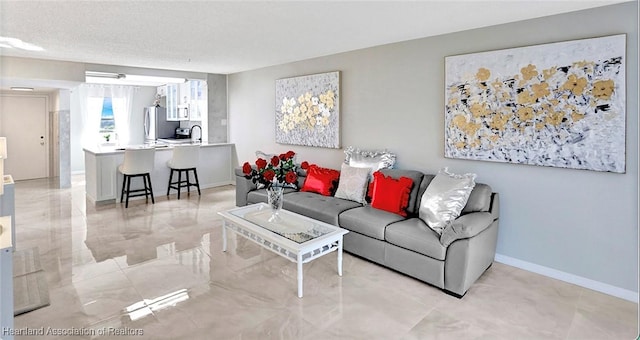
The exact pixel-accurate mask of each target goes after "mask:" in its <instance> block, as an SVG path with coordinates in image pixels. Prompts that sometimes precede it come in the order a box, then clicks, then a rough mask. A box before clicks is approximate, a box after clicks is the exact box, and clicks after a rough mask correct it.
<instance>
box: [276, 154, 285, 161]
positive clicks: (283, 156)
mask: <svg viewBox="0 0 640 340" xmlns="http://www.w3.org/2000/svg"><path fill="white" fill-rule="evenodd" d="M278 157H279V158H280V159H281V160H283V161H284V160H287V158H286V157H287V155H285V154H283V153H281V154H280V156H278Z"/></svg>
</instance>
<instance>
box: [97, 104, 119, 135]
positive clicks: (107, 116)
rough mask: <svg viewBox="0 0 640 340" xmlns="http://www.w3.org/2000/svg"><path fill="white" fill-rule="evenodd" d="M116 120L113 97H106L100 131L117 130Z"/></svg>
mask: <svg viewBox="0 0 640 340" xmlns="http://www.w3.org/2000/svg"><path fill="white" fill-rule="evenodd" d="M115 129H116V121H115V119H114V118H113V103H112V101H111V97H105V98H104V100H103V102H102V115H101V116H100V132H101V133H110V132H115Z"/></svg>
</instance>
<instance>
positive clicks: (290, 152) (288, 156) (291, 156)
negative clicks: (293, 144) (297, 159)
mask: <svg viewBox="0 0 640 340" xmlns="http://www.w3.org/2000/svg"><path fill="white" fill-rule="evenodd" d="M295 155H296V153H295V152H293V151H287V153H286V154H285V157H286V158H287V159H292V158H293V156H295Z"/></svg>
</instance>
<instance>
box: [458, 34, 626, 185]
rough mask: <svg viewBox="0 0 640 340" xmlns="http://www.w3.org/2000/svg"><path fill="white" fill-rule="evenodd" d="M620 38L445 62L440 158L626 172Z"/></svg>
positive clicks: (619, 36)
mask: <svg viewBox="0 0 640 340" xmlns="http://www.w3.org/2000/svg"><path fill="white" fill-rule="evenodd" d="M625 40H626V36H625V35H615V36H608V37H602V38H593V39H584V40H575V41H568V42H559V43H552V44H545V45H538V46H529V47H522V48H513V49H507V50H499V51H492V52H483V53H474V54H466V55H458V56H451V57H446V58H445V73H446V75H445V157H449V158H462V159H473V160H486V161H498V162H509V163H519V164H531V165H541V166H553V167H563V168H572V169H587V170H597V171H609V172H617V173H623V172H625Z"/></svg>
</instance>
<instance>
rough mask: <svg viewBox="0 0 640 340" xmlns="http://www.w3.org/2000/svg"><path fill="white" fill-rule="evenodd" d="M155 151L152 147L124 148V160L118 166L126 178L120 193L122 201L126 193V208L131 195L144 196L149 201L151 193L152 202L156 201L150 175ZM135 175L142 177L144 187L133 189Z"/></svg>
mask: <svg viewBox="0 0 640 340" xmlns="http://www.w3.org/2000/svg"><path fill="white" fill-rule="evenodd" d="M155 153H156V150H155V149H152V148H148V149H126V150H124V162H123V163H122V164H120V166H118V171H120V173H122V174H123V175H124V179H123V180H122V191H121V193H120V202H122V201H123V199H124V196H125V194H126V196H127V197H126V203H125V208H128V207H129V198H130V197H138V196H144V197H145V198H146V200H147V202H149V195H151V202H152V203H153V204H155V203H156V201H155V199H154V198H153V188H152V187H151V177H150V176H149V173H151V171H153V163H154V161H155ZM135 177H142V180H143V182H144V188H143V189H134V190H131V179H132V178H135Z"/></svg>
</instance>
